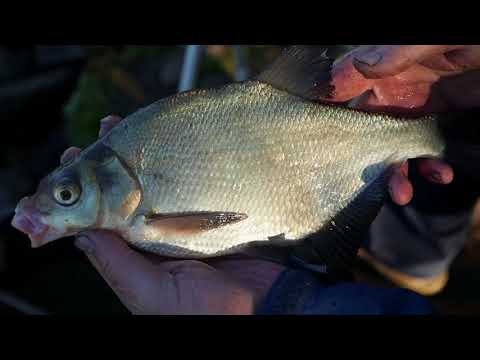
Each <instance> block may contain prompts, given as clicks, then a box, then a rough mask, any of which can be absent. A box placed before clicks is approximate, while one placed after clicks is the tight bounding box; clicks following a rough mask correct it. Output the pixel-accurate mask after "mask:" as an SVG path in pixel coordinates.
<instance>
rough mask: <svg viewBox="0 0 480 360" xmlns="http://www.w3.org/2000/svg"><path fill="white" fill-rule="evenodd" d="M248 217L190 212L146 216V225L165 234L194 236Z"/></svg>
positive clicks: (225, 213) (224, 213)
mask: <svg viewBox="0 0 480 360" xmlns="http://www.w3.org/2000/svg"><path fill="white" fill-rule="evenodd" d="M246 218H247V215H245V214H240V213H235V212H208V211H205V212H189V213H170V214H151V215H147V216H145V222H146V225H149V226H153V227H158V228H160V229H161V230H162V231H164V232H176V233H184V234H193V233H197V232H201V231H208V230H212V229H216V228H219V227H222V226H226V225H229V224H234V223H237V222H239V221H242V220H245V219H246Z"/></svg>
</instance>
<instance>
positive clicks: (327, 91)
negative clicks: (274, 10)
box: [317, 51, 373, 102]
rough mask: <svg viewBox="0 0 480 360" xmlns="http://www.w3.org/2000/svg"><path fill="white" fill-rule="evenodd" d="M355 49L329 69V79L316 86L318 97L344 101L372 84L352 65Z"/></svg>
mask: <svg viewBox="0 0 480 360" xmlns="http://www.w3.org/2000/svg"><path fill="white" fill-rule="evenodd" d="M354 53H355V51H353V52H352V53H350V54H347V55H346V56H345V57H343V58H342V59H340V60H339V61H337V62H336V63H335V64H334V65H333V67H332V70H331V79H328V81H327V82H326V83H324V84H319V85H318V86H317V92H318V98H319V99H322V100H325V101H329V102H345V101H349V100H351V99H354V98H355V97H357V96H360V95H362V94H363V93H365V92H366V91H367V90H369V89H371V88H372V86H373V81H372V80H370V79H366V78H365V77H364V76H363V75H362V74H360V73H359V72H358V71H357V69H355V67H354V66H353V63H352V61H353V55H354Z"/></svg>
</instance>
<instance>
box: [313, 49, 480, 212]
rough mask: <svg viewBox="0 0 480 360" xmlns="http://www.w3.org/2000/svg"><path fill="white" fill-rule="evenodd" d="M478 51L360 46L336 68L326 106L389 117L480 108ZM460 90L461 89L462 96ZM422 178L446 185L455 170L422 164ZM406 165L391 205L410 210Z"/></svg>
mask: <svg viewBox="0 0 480 360" xmlns="http://www.w3.org/2000/svg"><path fill="white" fill-rule="evenodd" d="M476 69H480V46H479V45H468V46H466V45H401V46H400V45H398V46H397V45H383V46H360V47H358V48H357V49H355V50H353V51H351V52H349V53H347V54H346V55H345V56H343V57H342V58H340V59H339V60H338V61H337V62H336V63H335V64H334V66H333V67H332V72H331V75H332V78H331V81H330V82H329V83H328V84H327V86H326V87H325V89H326V90H328V91H327V92H326V93H327V95H326V96H323V97H322V98H324V99H325V100H328V101H332V102H345V101H350V100H352V99H355V100H354V107H356V108H359V109H363V110H370V111H385V112H389V113H402V114H405V113H410V114H418V113H429V112H442V111H446V110H452V109H463V108H468V107H472V106H475V105H477V106H478V104H479V103H480V86H479V85H478V84H479V81H480V71H478V70H477V71H475V70H476ZM459 89H461V90H460V91H459ZM419 167H420V168H419V172H420V173H421V174H422V175H424V176H425V177H426V178H428V179H430V180H431V181H433V182H436V183H440V184H448V183H450V182H451V181H452V180H453V170H452V168H451V167H450V166H449V165H447V164H446V163H444V162H442V161H440V160H436V159H424V160H422V161H419ZM407 176H408V165H407V164H403V165H402V166H399V167H397V168H396V170H395V172H394V175H393V176H392V178H391V181H390V191H391V195H392V199H393V200H394V201H395V202H396V203H397V204H399V205H405V204H407V203H408V202H409V201H410V200H411V198H412V194H413V189H412V185H411V183H410V182H409V180H408V178H407Z"/></svg>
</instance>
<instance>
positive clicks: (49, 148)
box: [0, 45, 480, 315]
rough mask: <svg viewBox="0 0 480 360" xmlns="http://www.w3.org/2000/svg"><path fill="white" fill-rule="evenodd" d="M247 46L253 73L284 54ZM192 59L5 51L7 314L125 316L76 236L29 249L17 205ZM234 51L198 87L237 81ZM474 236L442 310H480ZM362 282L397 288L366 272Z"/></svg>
mask: <svg viewBox="0 0 480 360" xmlns="http://www.w3.org/2000/svg"><path fill="white" fill-rule="evenodd" d="M243 48H244V49H243V51H244V53H243V56H244V57H245V58H244V59H243V60H244V61H246V64H247V68H248V69H249V73H250V74H254V73H256V72H258V71H259V70H260V69H262V68H263V67H264V66H265V65H266V64H268V63H269V62H271V61H272V60H273V59H274V58H275V56H276V55H278V53H279V51H280V48H279V47H277V46H245V47H243ZM185 54H186V48H185V47H184V46H169V47H164V46H117V47H109V46H95V47H90V46H30V47H8V46H0V119H1V120H2V125H3V129H4V130H3V131H0V136H1V141H0V146H1V147H2V151H1V152H0V314H20V313H22V312H24V313H25V312H29V313H32V312H38V311H48V313H52V314H73V315H87V314H99V315H100V314H102V315H117V314H118V315H120V314H128V312H127V311H126V310H125V309H124V307H123V306H122V305H121V304H120V302H119V301H118V300H117V299H116V297H115V296H114V294H113V293H112V292H111V291H110V290H109V288H108V287H107V285H106V284H105V283H104V281H103V280H102V279H101V277H100V276H99V275H98V274H97V273H96V272H95V271H94V270H93V268H92V267H91V266H90V264H89V263H88V262H87V261H86V259H85V258H84V256H83V255H82V254H81V253H80V252H79V251H77V250H76V249H75V247H74V246H73V239H62V240H60V241H55V242H52V243H50V244H47V245H46V246H44V247H41V248H39V249H31V248H30V243H29V240H28V238H27V237H26V236H25V235H22V234H21V233H20V232H18V231H16V230H15V229H13V228H12V227H11V226H10V221H11V218H12V216H13V209H14V208H15V205H16V203H17V202H18V200H19V199H20V198H22V197H23V196H25V195H28V194H31V193H32V192H34V191H35V188H36V186H37V184H38V182H39V180H40V179H41V178H42V177H43V176H45V175H46V174H48V173H49V172H50V171H51V170H53V169H54V168H55V167H56V166H58V164H59V158H60V155H61V153H62V152H63V151H64V150H65V149H66V148H67V147H69V146H73V145H74V146H80V147H84V146H85V145H87V144H89V143H91V142H93V141H94V140H95V139H96V137H97V133H98V129H99V121H100V119H101V118H103V117H104V116H106V115H109V114H117V115H120V116H126V115H128V114H129V113H131V112H133V111H135V110H136V109H138V108H139V107H142V106H145V105H148V104H150V103H152V102H154V101H156V100H158V99H159V98H162V97H165V96H168V95H172V94H174V93H176V92H177V91H178V89H179V83H180V82H181V81H180V78H181V72H182V66H183V64H184V61H185ZM235 54H236V53H235V49H234V47H232V46H223V45H215V46H213V45H212V46H206V47H205V49H204V52H203V53H202V56H201V62H200V63H199V65H200V66H199V71H198V76H197V78H196V82H195V87H213V86H218V85H222V84H225V83H228V82H231V81H232V80H235V78H236V77H237V76H238V73H236V71H237V68H238V67H237V66H236V65H238V64H237V62H238V56H236V55H235ZM237 55H238V54H237ZM477 213H478V215H476V217H475V218H476V219H478V220H474V221H472V223H473V224H476V223H480V207H479V211H477ZM476 239H480V227H475V226H473V227H472V236H471V241H470V242H469V243H468V244H467V246H466V248H465V250H464V251H463V252H462V253H461V254H460V255H459V256H458V258H457V260H456V261H455V263H454V266H453V269H452V274H451V280H450V282H449V284H448V286H447V288H446V289H445V291H444V292H442V293H441V294H440V295H438V296H436V297H435V298H433V301H434V302H435V303H436V304H437V305H438V307H439V309H440V310H441V311H442V312H443V313H447V314H478V313H480V301H479V300H480V293H479V291H477V288H478V287H479V286H478V284H480V268H479V266H478V265H477V264H479V263H480V247H479V246H478V245H477V243H478V241H477V240H476ZM357 278H358V280H359V281H367V282H371V283H375V284H379V285H381V286H391V285H390V284H388V283H386V282H385V281H383V280H381V279H379V278H378V277H377V276H376V275H375V274H374V273H372V272H371V271H369V270H368V269H365V268H362V267H361V266H359V268H358V269H357ZM32 307H33V308H32Z"/></svg>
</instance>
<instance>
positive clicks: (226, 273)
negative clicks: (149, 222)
mask: <svg viewBox="0 0 480 360" xmlns="http://www.w3.org/2000/svg"><path fill="white" fill-rule="evenodd" d="M120 120H121V118H119V117H117V116H108V117H106V118H105V119H103V120H102V121H101V127H100V134H99V136H100V137H102V136H103V135H104V134H106V133H107V132H108V131H109V130H110V129H111V128H112V127H114V126H115V125H117V124H118V123H119V122H120ZM80 151H81V149H79V148H76V147H71V148H69V149H67V150H66V151H65V152H64V154H63V155H62V158H61V162H66V161H68V160H70V159H72V157H75V156H77V155H78V154H80ZM75 244H76V246H77V247H78V248H80V249H81V250H82V251H84V252H85V254H86V256H87V257H88V259H89V260H90V262H91V263H92V265H93V266H94V267H95V268H96V269H97V271H98V272H99V273H100V274H101V275H102V277H103V278H104V279H105V281H106V282H107V283H108V284H109V285H110V287H111V288H112V290H113V291H114V292H115V293H116V295H117V296H118V297H119V299H120V300H121V301H122V303H123V304H124V305H125V306H126V307H127V309H128V310H130V311H131V312H132V313H133V314H150V315H152V314H155V315H159V314H163V315H174V314H196V315H199V314H224V315H227V314H230V315H233V314H252V313H253V312H254V311H255V308H256V307H257V306H258V305H259V304H260V303H261V301H262V300H263V298H264V296H265V295H266V293H267V291H268V289H269V288H270V287H271V286H272V283H273V282H274V281H275V279H276V277H277V276H278V275H279V274H280V273H281V272H282V271H283V270H284V267H283V266H281V265H278V264H275V263H272V262H269V261H264V260H259V259H249V258H248V259H247V258H235V259H233V258H222V259H216V260H209V261H207V262H200V261H195V260H182V261H167V260H165V258H163V257H160V256H157V255H152V254H142V253H141V252H139V251H136V250H133V249H131V248H130V247H129V246H128V245H127V243H126V242H125V241H124V240H123V239H122V238H120V237H119V236H118V235H116V234H115V233H113V232H107V231H89V232H85V233H82V234H81V235H79V236H78V237H77V239H76V242H75Z"/></svg>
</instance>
